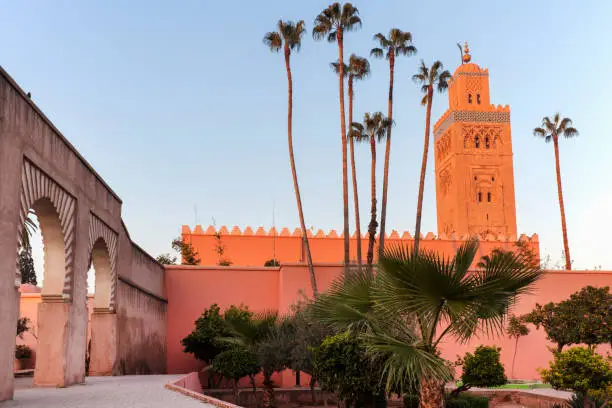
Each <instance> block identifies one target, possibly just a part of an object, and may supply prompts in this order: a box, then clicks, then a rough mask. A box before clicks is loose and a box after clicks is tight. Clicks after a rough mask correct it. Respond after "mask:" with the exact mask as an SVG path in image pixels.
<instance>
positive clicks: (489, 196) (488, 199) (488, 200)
mask: <svg viewBox="0 0 612 408" xmlns="http://www.w3.org/2000/svg"><path fill="white" fill-rule="evenodd" d="M487 202H488V203H490V202H491V192H490V191H489V192H488V193H487Z"/></svg>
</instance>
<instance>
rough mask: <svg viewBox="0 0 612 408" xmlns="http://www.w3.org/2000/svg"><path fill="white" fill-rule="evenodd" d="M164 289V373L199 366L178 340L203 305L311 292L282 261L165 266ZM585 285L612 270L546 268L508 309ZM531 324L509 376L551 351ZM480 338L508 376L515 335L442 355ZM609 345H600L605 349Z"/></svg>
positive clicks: (323, 267) (333, 270)
mask: <svg viewBox="0 0 612 408" xmlns="http://www.w3.org/2000/svg"><path fill="white" fill-rule="evenodd" d="M342 269H343V268H342V266H340V265H338V264H317V265H316V267H315V271H316V276H317V284H318V288H319V290H320V291H324V290H326V289H327V288H328V287H329V285H330V283H331V282H332V281H333V280H334V279H335V278H337V277H339V276H340V275H341V273H342ZM165 280H166V293H167V296H168V337H167V339H168V343H167V356H168V357H167V358H168V362H167V368H168V373H188V372H191V371H194V370H196V369H199V368H201V367H202V365H201V364H200V363H198V362H197V361H196V359H195V358H193V356H192V355H188V354H185V353H183V348H182V346H181V344H180V341H181V339H182V338H184V337H185V336H186V335H188V334H189V333H190V332H191V331H192V330H193V327H194V322H195V320H196V319H197V318H198V317H199V316H200V314H201V313H202V312H203V311H204V309H206V308H208V307H210V305H211V304H213V303H217V304H219V306H220V307H221V309H225V308H227V307H229V306H230V305H232V304H234V305H239V304H241V303H243V304H245V305H247V306H248V307H249V308H250V309H251V310H252V311H255V312H260V311H264V310H278V311H280V312H287V311H289V309H290V307H291V305H293V304H295V303H296V302H297V301H298V300H299V299H300V297H301V296H303V295H306V296H309V297H310V296H311V289H310V278H309V274H308V268H307V267H306V266H305V265H301V264H288V265H282V266H281V267H280V268H262V267H257V268H255V267H251V268H248V267H242V268H240V267H203V266H167V267H166V276H165ZM587 285H593V286H612V272H609V271H597V272H588V271H586V272H583V271H554V272H547V273H546V274H545V276H544V278H543V279H542V280H541V281H540V282H538V284H537V286H536V288H535V291H534V293H533V294H531V295H528V296H524V297H522V298H520V299H519V302H518V304H517V305H516V306H515V308H514V310H513V313H515V314H523V313H526V312H529V311H531V310H532V309H533V307H534V305H535V303H536V302H537V303H547V302H550V301H555V302H556V301H560V300H563V299H565V298H567V297H568V296H569V295H570V294H571V293H574V292H576V291H578V290H580V289H581V288H582V287H584V286H587ZM530 328H531V333H530V334H529V335H528V336H526V337H523V338H521V339H520V340H519V349H518V353H517V358H516V364H515V373H514V378H518V379H533V380H535V379H538V378H539V376H538V373H537V369H538V368H539V367H546V366H547V365H548V361H549V360H551V359H552V355H551V353H550V352H549V350H548V349H547V347H548V346H549V345H550V344H549V342H547V341H546V339H545V338H546V335H545V333H544V331H542V330H539V331H538V330H535V328H534V327H532V326H531V327H530ZM480 344H497V345H500V346H501V347H502V362H503V364H504V365H505V367H506V373H507V375H508V377H510V376H511V372H510V370H511V365H512V355H513V353H514V340H510V339H508V338H505V337H500V338H492V339H487V338H481V339H473V340H472V341H471V342H469V343H468V344H464V345H461V344H457V343H456V342H454V341H452V340H447V341H446V342H445V343H444V344H442V353H443V356H444V357H445V358H447V359H449V360H453V361H454V360H455V359H456V356H457V355H463V354H464V353H465V352H466V351H473V350H474V349H475V347H476V346H478V345H480ZM609 349H610V348H609V346H606V347H603V348H602V350H609ZM282 378H283V381H282V383H281V384H279V385H283V386H291V385H294V381H295V380H294V377H293V376H292V375H291V373H285V374H284V375H283V376H282Z"/></svg>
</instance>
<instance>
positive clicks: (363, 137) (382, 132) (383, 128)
mask: <svg viewBox="0 0 612 408" xmlns="http://www.w3.org/2000/svg"><path fill="white" fill-rule="evenodd" d="M391 125H392V123H391V121H390V120H389V119H388V118H385V117H384V116H383V114H382V113H380V112H376V113H374V114H371V115H370V114H369V113H366V114H365V116H364V117H363V124H361V123H353V124H352V131H351V139H355V140H356V141H358V142H370V152H371V153H372V164H371V167H370V177H371V194H372V198H371V208H370V224H369V225H368V255H367V263H368V269H369V270H371V269H372V261H373V260H374V242H375V241H376V227H378V222H377V221H376V142H381V141H382V140H384V139H385V137H386V136H387V132H388V130H389V129H390V128H391Z"/></svg>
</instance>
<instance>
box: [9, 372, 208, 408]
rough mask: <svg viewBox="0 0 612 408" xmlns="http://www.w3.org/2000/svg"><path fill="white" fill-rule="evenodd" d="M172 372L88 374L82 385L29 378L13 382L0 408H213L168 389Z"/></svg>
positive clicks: (174, 376)
mask: <svg viewBox="0 0 612 408" xmlns="http://www.w3.org/2000/svg"><path fill="white" fill-rule="evenodd" d="M180 377H181V376H176V375H145V376H124V377H88V378H87V380H86V384H85V385H74V386H71V387H68V388H32V387H31V385H30V384H31V382H32V378H18V379H16V381H15V399H14V400H13V401H6V402H0V408H9V407H10V408H13V407H19V408H83V407H87V408H110V407H117V408H158V407H159V408H162V407H163V408H174V407H177V408H213V407H214V406H213V405H210V404H205V403H203V402H200V401H197V400H194V399H192V398H189V397H187V396H185V395H183V394H180V393H177V392H173V391H169V390H167V389H165V388H164V384H166V383H168V382H170V381H172V380H175V379H178V378H180Z"/></svg>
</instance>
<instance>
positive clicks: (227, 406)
mask: <svg viewBox="0 0 612 408" xmlns="http://www.w3.org/2000/svg"><path fill="white" fill-rule="evenodd" d="M190 375H198V373H197V372H195V371H194V372H191V373H189V374H187V375H186V376H184V377H181V378H179V379H178V380H175V381H171V382H169V383H167V384H166V385H165V386H164V387H165V388H166V389H168V390H170V391H174V392H180V393H181V394H183V395H186V396H188V397H191V398H194V399H197V400H200V401H202V402H206V403H208V404H211V405H214V406H216V407H219V408H242V407H241V406H240V405H235V404H232V403H231V402H226V401H222V400H220V399H217V398H214V397H211V396H210V395H206V394H203V393H199V392H195V391H192V390H190V389H187V388H185V387H182V386H180V385H178V383H180V382H182V381H183V380H184V379H185V378H187V377H188V376H190Z"/></svg>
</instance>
